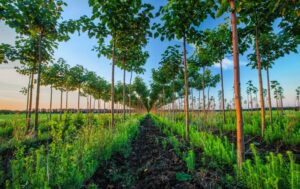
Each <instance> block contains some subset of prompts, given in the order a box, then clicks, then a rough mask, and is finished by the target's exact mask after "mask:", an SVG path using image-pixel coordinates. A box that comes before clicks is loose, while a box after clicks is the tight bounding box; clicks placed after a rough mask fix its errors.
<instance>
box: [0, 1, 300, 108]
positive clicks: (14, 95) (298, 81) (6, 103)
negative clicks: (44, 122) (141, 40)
mask: <svg viewBox="0 0 300 189" xmlns="http://www.w3.org/2000/svg"><path fill="white" fill-rule="evenodd" d="M66 2H67V4H68V6H67V7H65V9H64V12H63V19H78V18H79V17H80V16H82V15H90V14H91V8H90V7H89V6H88V1H72V0H66ZM144 2H147V3H151V4H152V5H154V6H155V7H156V9H157V8H158V7H159V6H161V5H164V4H165V3H166V0H162V1H157V0H144ZM154 21H156V22H157V21H158V20H157V19H156V20H154ZM154 21H153V22H154ZM224 22H225V20H224V17H223V18H219V19H217V20H213V19H211V18H209V19H207V20H206V21H205V22H204V23H203V24H202V25H201V26H200V28H201V29H206V28H214V27H216V26H217V25H218V24H220V23H224ZM0 32H1V33H0V43H9V44H14V40H15V37H16V33H15V32H14V30H13V29H11V28H9V27H8V26H6V25H5V24H4V23H3V22H1V21H0ZM95 45H96V40H95V39H90V38H88V36H87V35H86V34H85V33H81V34H80V36H79V35H78V34H74V35H72V36H71V39H70V40H69V41H67V42H63V43H60V44H59V47H58V49H57V50H56V51H55V55H54V56H55V59H58V58H59V57H62V58H64V59H65V60H66V61H67V63H68V64H69V65H70V66H75V65H77V64H80V65H83V66H84V67H85V68H87V69H88V70H90V71H95V72H96V73H97V74H98V75H100V76H102V77H104V78H105V79H106V80H107V81H109V82H110V81H111V66H110V61H109V60H107V59H105V58H104V57H101V58H98V56H97V53H96V52H94V51H92V48H93V46H95ZM169 45H180V46H182V42H181V41H180V40H173V41H163V42H162V41H160V40H159V39H152V38H151V39H149V43H148V45H147V46H146V48H145V50H147V51H148V52H149V54H150V57H149V59H148V60H147V63H146V65H145V69H146V72H145V73H144V74H143V75H140V76H141V77H142V78H143V79H144V81H145V82H146V83H147V84H149V83H150V82H151V69H152V68H157V67H158V62H159V61H160V58H161V54H162V53H163V52H164V50H165V49H166V48H167V47H168V46H169ZM187 50H188V52H189V55H190V54H191V53H192V52H193V47H192V46H190V45H188V49H187ZM250 50H251V49H250ZM250 50H249V51H250ZM297 50H298V51H300V47H299V46H298V49H297ZM299 57H300V56H299V54H295V53H292V54H289V55H286V56H284V57H282V58H280V59H278V60H277V61H276V62H275V65H274V66H273V68H272V69H271V70H270V79H271V80H277V81H279V82H280V84H281V86H282V87H283V88H284V96H285V98H284V105H285V106H294V105H295V99H296V94H295V89H296V88H297V86H300V76H299V74H300V58H299ZM247 62H248V60H247V58H246V55H244V56H240V63H241V90H242V94H243V96H244V98H246V92H245V90H246V85H245V84H246V82H247V81H248V80H252V81H253V83H254V85H255V86H256V87H258V85H257V83H258V82H257V80H258V77H257V76H258V73H257V70H251V68H249V67H246V64H247ZM223 63H224V85H225V98H226V99H228V101H229V100H231V99H232V97H233V89H232V87H233V66H232V65H233V62H232V57H230V56H229V57H227V58H225V59H224V60H223ZM17 65H18V62H13V63H12V62H10V63H8V64H4V65H0V109H11V110H22V109H25V108H26V97H25V96H24V95H22V94H21V93H20V92H19V91H20V90H21V88H22V87H25V86H26V85H27V83H28V77H25V76H22V75H20V74H18V73H16V71H15V69H14V67H15V66H17ZM210 69H211V70H212V71H213V73H219V67H218V66H213V67H211V68H210ZM127 75H129V74H127ZM122 76H123V75H122V72H121V70H120V69H119V68H116V73H115V78H116V80H117V81H118V80H122ZM126 80H127V83H129V77H127V79H126ZM263 81H264V88H266V78H265V72H264V71H263ZM218 90H220V85H217V87H216V88H215V89H211V91H210V94H211V95H213V96H215V98H216V99H217V91H218ZM76 95H77V93H70V96H69V107H74V108H75V107H76V106H77V101H76V100H77V96H76ZM49 96H50V89H49V88H48V87H42V89H41V99H40V100H41V108H48V106H49ZM59 102H60V96H59V93H58V92H55V93H54V102H53V103H54V108H57V107H58V105H59ZM273 104H275V103H274V100H273ZM81 106H82V107H85V106H86V99H85V98H81Z"/></svg>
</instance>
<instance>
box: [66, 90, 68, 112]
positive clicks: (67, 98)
mask: <svg viewBox="0 0 300 189" xmlns="http://www.w3.org/2000/svg"><path fill="white" fill-rule="evenodd" d="M68 98H69V91H66V110H67V111H68Z"/></svg>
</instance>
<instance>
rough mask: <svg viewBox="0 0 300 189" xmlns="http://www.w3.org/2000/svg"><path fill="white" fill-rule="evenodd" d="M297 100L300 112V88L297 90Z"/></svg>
mask: <svg viewBox="0 0 300 189" xmlns="http://www.w3.org/2000/svg"><path fill="white" fill-rule="evenodd" d="M296 100H297V103H298V106H299V110H300V86H299V87H297V89H296Z"/></svg>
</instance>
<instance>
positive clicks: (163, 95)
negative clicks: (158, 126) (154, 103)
mask: <svg viewBox="0 0 300 189" xmlns="http://www.w3.org/2000/svg"><path fill="white" fill-rule="evenodd" d="M162 105H163V107H162V108H163V117H165V86H164V85H163V88H162Z"/></svg>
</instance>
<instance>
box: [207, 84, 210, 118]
mask: <svg viewBox="0 0 300 189" xmlns="http://www.w3.org/2000/svg"><path fill="white" fill-rule="evenodd" d="M209 111H210V98H209V87H207V114H208V113H209Z"/></svg>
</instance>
